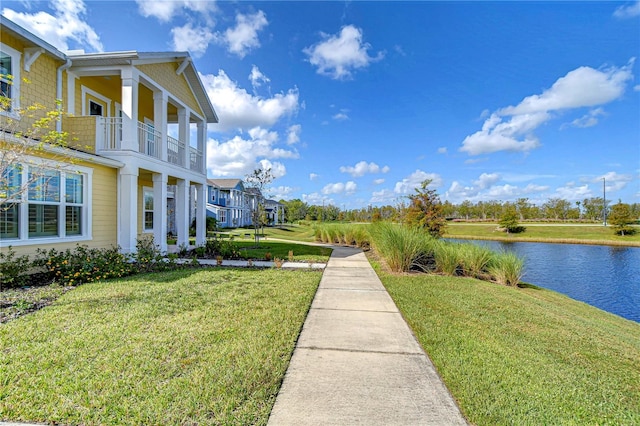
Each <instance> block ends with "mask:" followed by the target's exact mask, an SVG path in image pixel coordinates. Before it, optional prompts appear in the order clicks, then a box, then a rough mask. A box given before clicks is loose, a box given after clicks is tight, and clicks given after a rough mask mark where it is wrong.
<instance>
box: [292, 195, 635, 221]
mask: <svg viewBox="0 0 640 426" xmlns="http://www.w3.org/2000/svg"><path fill="white" fill-rule="evenodd" d="M423 190H424V189H423ZM408 201H409V203H407V202H405V201H400V202H399V203H398V204H397V205H395V206H392V205H386V206H367V207H363V208H360V209H349V210H347V209H340V208H339V207H338V206H335V205H333V204H328V205H322V206H319V205H310V204H308V203H306V202H304V201H302V200H300V199H294V200H289V201H286V200H280V203H282V204H283V205H284V206H285V217H286V220H287V222H297V221H299V220H312V221H328V222H329V221H350V222H375V221H378V220H396V221H403V219H404V218H405V215H406V213H407V208H408V207H409V205H410V201H411V200H410V199H408ZM441 207H442V211H441V213H442V215H444V217H445V218H447V219H462V220H491V221H498V220H500V218H501V217H502V216H503V215H504V214H505V213H506V212H510V211H515V212H516V215H517V219H518V220H520V221H532V220H542V221H585V222H602V221H604V218H605V212H606V214H607V217H609V216H610V215H611V213H612V212H617V211H620V210H625V211H628V213H629V215H630V217H631V218H633V219H634V220H638V219H640V203H633V204H627V203H622V201H620V200H619V201H618V203H617V204H612V202H611V200H606V210H605V200H604V199H603V198H602V197H591V198H585V199H584V200H582V201H576V202H571V201H568V200H564V199H562V198H550V199H549V200H547V201H546V202H545V203H543V204H540V205H538V204H535V203H533V202H532V201H531V200H530V199H528V198H518V199H517V200H515V201H478V202H475V203H474V202H471V201H469V200H465V201H463V202H462V203H460V204H453V203H451V202H449V201H443V202H442V203H441Z"/></svg>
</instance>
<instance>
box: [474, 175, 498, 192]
mask: <svg viewBox="0 0 640 426" xmlns="http://www.w3.org/2000/svg"><path fill="white" fill-rule="evenodd" d="M499 180H500V175H499V174H497V173H483V174H481V175H480V177H479V178H478V180H476V181H474V182H473V184H474V185H476V186H477V187H478V188H479V189H486V188H489V187H491V186H493V185H494V184H495V183H496V182H498V181H499Z"/></svg>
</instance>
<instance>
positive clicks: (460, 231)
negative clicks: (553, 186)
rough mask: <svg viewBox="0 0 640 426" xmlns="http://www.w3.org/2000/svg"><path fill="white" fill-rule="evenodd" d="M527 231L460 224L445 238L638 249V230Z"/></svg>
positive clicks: (534, 226) (535, 226) (548, 227)
mask: <svg viewBox="0 0 640 426" xmlns="http://www.w3.org/2000/svg"><path fill="white" fill-rule="evenodd" d="M522 225H523V226H524V227H525V228H527V229H526V231H525V232H523V233H519V234H507V233H506V232H501V231H497V230H496V227H497V226H498V224H497V223H459V222H448V223H447V227H446V231H445V232H446V234H445V237H447V238H478V239H490V240H506V241H527V240H529V241H542V242H547V241H549V242H570V243H573V242H579V243H582V244H584V243H602V244H620V245H633V246H640V227H638V232H637V233H636V235H631V236H628V235H627V236H619V235H614V232H613V228H612V227H610V226H607V227H605V226H602V225H582V224H576V225H562V224H539V223H526V222H523V223H522Z"/></svg>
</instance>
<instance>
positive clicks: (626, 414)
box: [376, 267, 640, 425]
mask: <svg viewBox="0 0 640 426" xmlns="http://www.w3.org/2000/svg"><path fill="white" fill-rule="evenodd" d="M376 269H377V272H378V274H379V276H380V277H381V279H382V281H383V283H384V285H385V287H386V288H387V290H388V291H389V293H390V294H391V296H392V298H393V299H394V301H395V303H396V304H397V306H398V308H399V309H400V310H401V312H402V314H403V315H404V317H405V319H406V320H407V322H408V323H409V325H410V327H411V328H412V329H413V331H414V333H415V334H416V336H417V338H418V340H419V341H420V343H421V345H422V346H423V347H424V349H425V350H426V352H427V353H428V354H429V356H430V357H431V359H432V360H433V362H434V364H435V366H436V368H437V370H438V372H439V373H440V375H441V376H442V378H443V380H444V382H445V383H446V385H447V387H448V388H449V390H450V391H451V393H452V394H453V395H454V397H455V398H456V400H457V401H458V403H459V405H460V406H461V408H462V411H463V412H464V415H465V416H466V417H467V419H468V420H469V421H470V422H471V423H472V424H476V425H525V424H526V425H534V424H536V425H537V424H566V425H583V424H612V425H613V424H615V425H632V424H640V362H639V360H640V324H638V323H635V322H633V321H629V320H625V319H623V318H620V317H617V316H615V315H612V314H609V313H607V312H604V311H601V310H598V309H596V308H593V307H591V306H589V305H586V304H584V303H580V302H576V301H574V300H571V299H569V298H567V297H565V296H563V295H561V294H558V293H555V292H552V291H548V290H544V289H539V288H533V287H532V286H528V288H513V287H506V286H500V285H496V284H492V283H487V282H484V281H479V280H475V279H472V278H454V277H443V276H436V275H417V274H416V275H406V274H405V275H390V274H387V273H384V272H383V271H382V270H381V269H380V268H379V267H376Z"/></svg>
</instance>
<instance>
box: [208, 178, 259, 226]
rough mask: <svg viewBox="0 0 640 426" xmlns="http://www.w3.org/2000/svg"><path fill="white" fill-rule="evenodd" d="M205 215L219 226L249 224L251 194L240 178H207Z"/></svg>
mask: <svg viewBox="0 0 640 426" xmlns="http://www.w3.org/2000/svg"><path fill="white" fill-rule="evenodd" d="M207 185H208V192H209V194H208V196H207V215H208V216H210V217H214V218H216V220H217V221H218V226H219V227H221V228H238V227H243V226H251V223H252V222H251V196H250V195H249V194H248V193H247V190H246V189H245V187H244V183H243V182H242V180H241V179H208V180H207Z"/></svg>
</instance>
